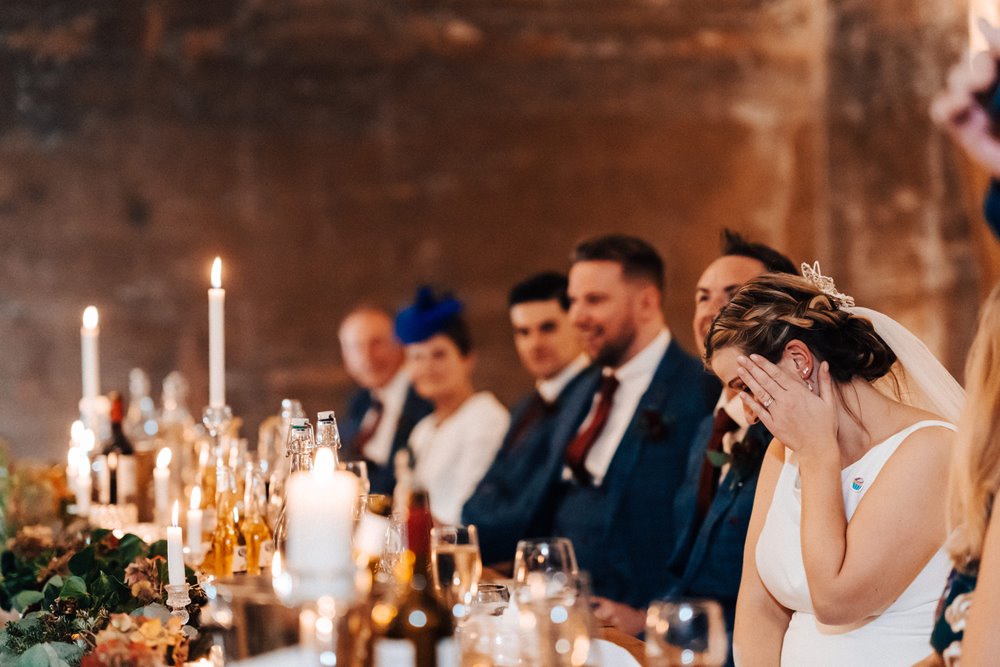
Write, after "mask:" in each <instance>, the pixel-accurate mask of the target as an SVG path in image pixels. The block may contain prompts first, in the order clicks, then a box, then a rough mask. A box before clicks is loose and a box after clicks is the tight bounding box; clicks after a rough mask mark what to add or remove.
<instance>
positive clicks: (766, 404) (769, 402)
mask: <svg viewBox="0 0 1000 667" xmlns="http://www.w3.org/2000/svg"><path fill="white" fill-rule="evenodd" d="M773 403H774V396H770V395H768V397H767V398H766V399H764V402H763V403H761V405H763V406H764V408H765V409H767V408H769V407H771V405H772V404H773Z"/></svg>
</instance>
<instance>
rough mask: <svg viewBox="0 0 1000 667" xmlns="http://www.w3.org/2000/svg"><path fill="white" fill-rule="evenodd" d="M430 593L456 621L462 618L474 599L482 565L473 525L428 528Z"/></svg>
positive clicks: (466, 613) (477, 537) (477, 538)
mask: <svg viewBox="0 0 1000 667" xmlns="http://www.w3.org/2000/svg"><path fill="white" fill-rule="evenodd" d="M431 572H432V574H433V576H434V592H435V593H436V594H437V596H438V598H440V599H441V601H442V602H443V603H444V604H445V605H446V606H447V607H448V608H449V609H451V612H452V614H453V615H454V616H455V617H456V618H464V617H465V616H467V615H468V613H469V609H470V608H471V607H472V603H473V601H474V600H475V598H476V591H477V588H478V586H479V578H480V577H481V576H482V574H483V563H482V560H481V559H480V557H479V536H478V535H477V533H476V527H475V526H438V527H436V528H431Z"/></svg>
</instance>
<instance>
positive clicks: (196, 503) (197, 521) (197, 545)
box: [187, 486, 201, 554]
mask: <svg viewBox="0 0 1000 667" xmlns="http://www.w3.org/2000/svg"><path fill="white" fill-rule="evenodd" d="M187 530H188V534H187V547H188V551H190V552H191V553H194V554H197V553H201V487H198V486H196V487H194V491H192V492H191V509H189V510H188V513H187Z"/></svg>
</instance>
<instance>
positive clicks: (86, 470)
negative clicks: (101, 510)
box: [76, 460, 93, 516]
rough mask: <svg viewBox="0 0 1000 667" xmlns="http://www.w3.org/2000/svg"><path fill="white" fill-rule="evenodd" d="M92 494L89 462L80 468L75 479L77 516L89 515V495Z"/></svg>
mask: <svg viewBox="0 0 1000 667" xmlns="http://www.w3.org/2000/svg"><path fill="white" fill-rule="evenodd" d="M92 492H93V482H92V481H91V479H90V462H89V460H87V465H86V466H84V467H82V468H80V470H79V476H78V477H77V478H76V513H77V514H78V515H79V516H87V515H88V514H90V494H91V493H92Z"/></svg>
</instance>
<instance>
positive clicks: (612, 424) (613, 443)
mask: <svg viewBox="0 0 1000 667" xmlns="http://www.w3.org/2000/svg"><path fill="white" fill-rule="evenodd" d="M669 346H670V330H669V329H667V328H666V327H664V328H663V330H662V331H660V333H659V334H657V336H656V338H654V339H653V340H652V341H650V343H649V344H648V345H646V347H644V348H642V350H640V351H639V353H638V354H636V355H635V356H634V357H632V358H631V359H629V360H628V361H627V362H625V363H624V364H622V365H621V366H619V367H618V368H616V369H611V368H605V369H604V374H605V375H608V374H612V373H613V374H614V376H615V377H616V378H617V379H618V389H617V390H616V391H615V396H614V402H613V403H612V404H611V412H610V413H609V414H608V421H607V422H606V423H605V424H604V428H603V429H601V433H600V435H598V436H597V440H596V441H594V445H593V447H591V448H590V452H589V453H588V454H587V459H586V460H585V461H584V467H586V469H587V472H589V473H590V474H591V476H592V477H593V481H594V485H595V486H600V485H601V482H602V481H604V475H606V474H607V472H608V466H610V465H611V459H613V458H614V456H615V452H617V451H618V445H619V444H620V443H621V441H622V437H623V436H624V435H625V431H626V429H628V425H629V424H630V423H631V422H632V417H633V416H634V415H635V411H636V409H637V408H638V407H639V400H640V399H641V398H642V395H643V394H645V393H646V390H647V389H648V388H649V384H650V383H651V382H652V381H653V375H655V374H656V369H657V367H658V366H659V365H660V361H662V360H663V355H664V354H666V352H667V348H668V347H669ZM599 399H600V392H598V393H595V394H594V402H593V403H592V404H591V407H590V414H589V415H587V418H586V419H585V420H584V421H583V423H582V424H581V425H580V428H579V429H578V430H577V433H579V432H581V431H583V430H584V429H586V428H587V426H588V425H589V424H590V421H591V419H593V417H594V412H595V409H596V407H597V402H598V400H599ZM570 477H572V472H571V471H570V470H569V468H568V467H567V468H565V469H564V470H563V478H564V479H569V478H570Z"/></svg>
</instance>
